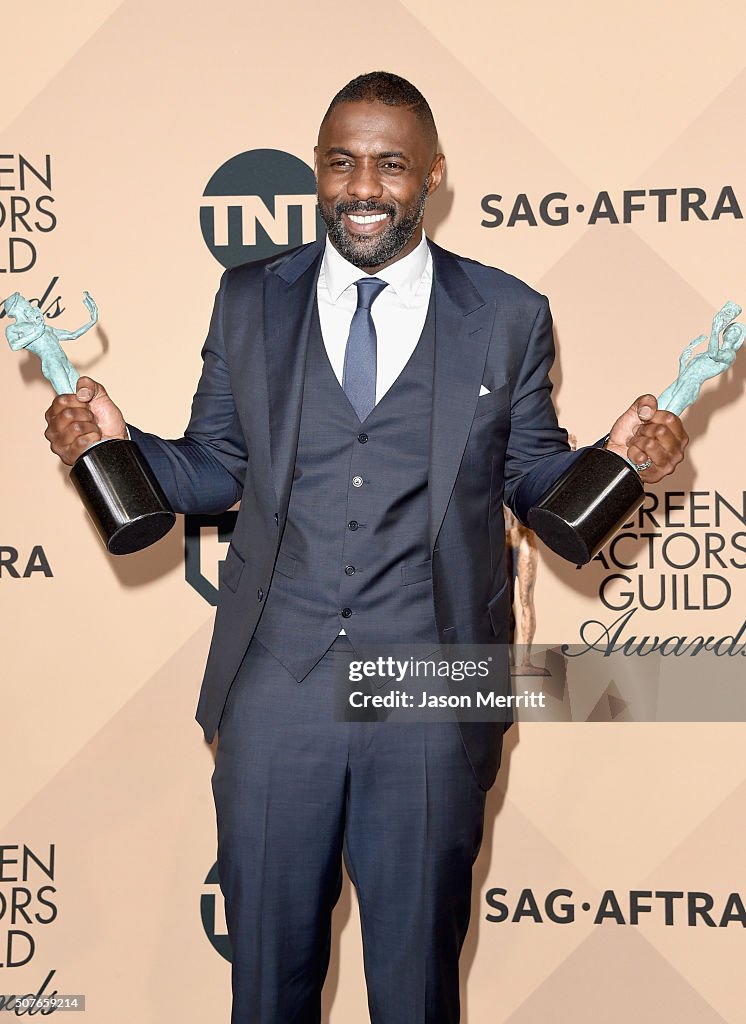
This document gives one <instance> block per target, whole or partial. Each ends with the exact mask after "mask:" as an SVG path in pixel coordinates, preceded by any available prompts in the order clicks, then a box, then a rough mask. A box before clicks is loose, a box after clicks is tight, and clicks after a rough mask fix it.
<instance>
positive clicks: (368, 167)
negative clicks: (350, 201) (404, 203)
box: [347, 160, 383, 200]
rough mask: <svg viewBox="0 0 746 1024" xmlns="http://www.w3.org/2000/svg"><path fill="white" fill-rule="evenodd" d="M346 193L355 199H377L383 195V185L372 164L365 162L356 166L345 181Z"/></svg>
mask: <svg viewBox="0 0 746 1024" xmlns="http://www.w3.org/2000/svg"><path fill="white" fill-rule="evenodd" d="M347 191H348V193H349V195H350V196H352V197H353V198H355V199H361V200H366V199H378V198H380V196H381V195H382V194H383V185H382V184H381V179H380V178H379V176H378V168H377V167H376V165H375V163H374V162H372V161H371V162H370V163H368V162H367V161H365V160H362V161H360V162H359V163H358V164H356V166H355V169H354V171H353V172H352V174H351V175H350V177H349V178H348V179H347Z"/></svg>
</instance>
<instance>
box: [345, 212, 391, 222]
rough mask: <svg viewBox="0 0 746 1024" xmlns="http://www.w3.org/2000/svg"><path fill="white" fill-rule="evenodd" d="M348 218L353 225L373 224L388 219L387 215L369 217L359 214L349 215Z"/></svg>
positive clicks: (370, 215)
mask: <svg viewBox="0 0 746 1024" xmlns="http://www.w3.org/2000/svg"><path fill="white" fill-rule="evenodd" d="M347 216H348V217H349V218H350V220H351V221H352V223H353V224H373V223H374V222H375V221H379V220H385V219H386V214H385V213H370V214H368V215H367V216H361V215H360V214H359V213H348V214H347Z"/></svg>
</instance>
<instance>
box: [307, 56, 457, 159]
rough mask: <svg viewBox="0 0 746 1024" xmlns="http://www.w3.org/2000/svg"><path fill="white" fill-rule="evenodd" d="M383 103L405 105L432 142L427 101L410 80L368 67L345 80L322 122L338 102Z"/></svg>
mask: <svg viewBox="0 0 746 1024" xmlns="http://www.w3.org/2000/svg"><path fill="white" fill-rule="evenodd" d="M360 101H367V102H369V103H373V102H378V103H385V104H387V106H390V107H406V108H407V109H408V110H411V111H412V113H413V114H414V115H415V117H417V118H418V120H419V121H421V122H422V124H423V126H424V127H425V128H426V130H427V131H428V133H429V134H430V135H431V136H432V141H433V145H435V143H436V142H437V138H438V130H437V128H436V127H435V118H434V117H433V112H432V110H431V109H430V104H429V103H428V102H427V100H426V99H425V97H424V96H423V95H422V93H421V92H420V90H419V89H417V88H416V87H415V86H414V85H412V83H411V82H408V81H407V80H406V78H400V76H399V75H393V74H391V72H390V71H370V72H369V73H368V74H367V75H358V77H357V78H353V79H352V81H351V82H348V83H347V85H345V86H344V87H343V88H342V89H340V90H339V92H338V93H337V95H336V96H335V97H334V99H333V100H332V101H331V103H330V104H329V109H328V110H327V112H326V113H325V114H324V118H323V120H322V122H321V123H322V124H323V123H324V121H326V119H327V118H328V117H329V115H330V114H331V112H332V111H333V110H334V108H335V107H337V106H339V104H340V103H358V102H360Z"/></svg>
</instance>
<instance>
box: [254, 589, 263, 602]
mask: <svg viewBox="0 0 746 1024" xmlns="http://www.w3.org/2000/svg"><path fill="white" fill-rule="evenodd" d="M256 599H257V601H263V600H264V591H263V590H262V588H261V587H259V589H258V590H257V592H256Z"/></svg>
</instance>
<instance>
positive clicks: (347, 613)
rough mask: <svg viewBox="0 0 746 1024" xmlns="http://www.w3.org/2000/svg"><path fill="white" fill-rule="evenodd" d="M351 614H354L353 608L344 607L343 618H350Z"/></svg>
mask: <svg viewBox="0 0 746 1024" xmlns="http://www.w3.org/2000/svg"><path fill="white" fill-rule="evenodd" d="M351 615H352V608H343V609H342V618H343V619H349V617H350V616H351Z"/></svg>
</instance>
